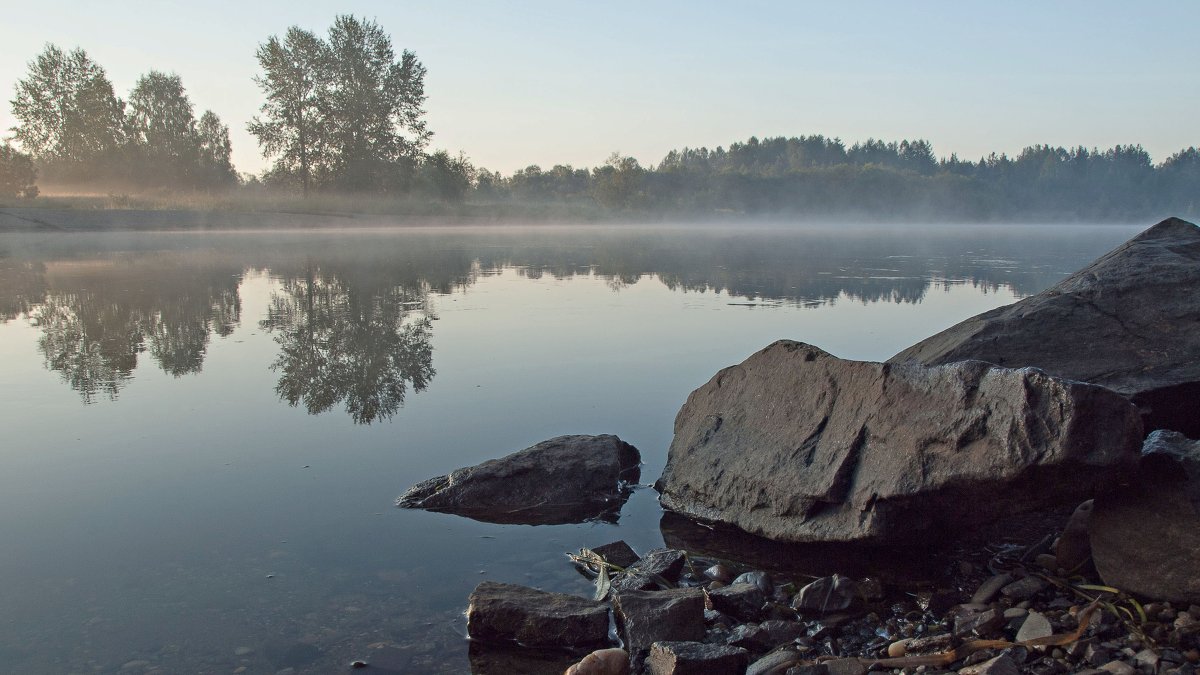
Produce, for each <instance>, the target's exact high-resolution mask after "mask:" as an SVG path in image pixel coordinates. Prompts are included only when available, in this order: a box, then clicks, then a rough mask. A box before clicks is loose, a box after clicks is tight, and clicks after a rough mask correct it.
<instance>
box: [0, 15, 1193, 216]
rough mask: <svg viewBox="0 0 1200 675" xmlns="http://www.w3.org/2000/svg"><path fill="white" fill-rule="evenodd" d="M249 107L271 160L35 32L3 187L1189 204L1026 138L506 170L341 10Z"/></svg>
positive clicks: (1105, 153)
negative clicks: (240, 149)
mask: <svg viewBox="0 0 1200 675" xmlns="http://www.w3.org/2000/svg"><path fill="white" fill-rule="evenodd" d="M256 56H257V60H258V65H259V68H260V72H259V73H258V75H256V76H255V78H254V81H255V82H256V83H257V84H258V86H259V88H260V89H261V91H262V95H263V103H262V105H261V107H260V110H259V114H258V115H257V116H256V117H254V118H253V119H252V120H251V121H250V123H249V125H248V127H247V130H248V131H249V132H250V133H251V134H252V135H253V136H254V137H255V138H256V140H257V142H258V144H259V148H260V150H261V152H262V154H263V156H264V157H265V158H267V159H269V160H270V161H271V165H270V167H269V168H268V169H267V170H266V171H264V172H263V173H262V174H261V175H259V176H241V177H240V178H239V176H238V174H237V173H236V171H235V170H234V168H233V166H232V163H231V161H230V150H231V148H230V139H229V129H228V127H227V126H225V125H224V124H223V123H222V122H221V120H220V118H219V117H217V115H216V114H215V113H213V112H212V111H206V112H204V113H203V114H202V115H201V116H200V118H199V119H196V118H195V117H194V113H193V110H194V109H193V105H192V103H191V101H190V99H189V97H188V95H187V92H186V91H185V89H184V87H183V83H182V81H181V80H180V78H179V76H178V75H175V74H165V73H160V72H157V71H150V72H149V73H147V74H145V75H143V76H142V77H141V78H140V79H139V80H138V81H137V84H136V85H135V86H134V88H133V90H132V91H130V92H129V95H128V97H127V99H121V98H118V97H117V96H116V95H115V93H114V91H113V86H112V83H111V82H110V81H109V79H108V77H107V74H106V72H105V70H104V69H103V68H102V67H101V66H100V65H99V64H97V63H95V62H94V61H93V60H92V59H91V58H90V57H89V56H88V55H87V53H86V52H84V51H83V50H82V49H79V48H76V49H74V50H72V51H70V52H66V51H64V50H62V49H60V48H59V47H57V46H54V45H48V46H47V47H46V49H45V51H43V53H42V54H40V55H38V56H37V57H36V58H35V59H34V60H33V61H32V62H30V64H29V72H28V74H27V76H26V77H25V78H24V79H22V80H20V81H19V82H18V83H17V86H16V92H15V96H14V98H13V100H12V102H11V103H12V109H13V114H14V116H15V117H16V118H17V120H18V125H17V126H16V127H14V128H13V129H12V131H13V132H14V137H13V138H14V140H15V141H16V142H17V144H19V146H20V150H19V151H18V150H17V149H16V148H15V147H13V146H12V145H11V144H9V143H7V142H6V143H5V144H3V145H2V146H0V196H8V197H12V196H25V197H32V196H35V195H36V194H37V187H36V181H37V176H38V173H39V172H40V174H41V177H42V179H43V180H44V181H46V182H53V183H66V182H75V183H89V182H90V183H93V184H101V185H103V184H113V183H116V184H127V185H129V186H131V187H134V188H139V187H143V188H144V187H151V188H153V187H174V188H185V189H202V190H216V189H232V188H235V187H237V186H238V185H239V184H240V185H242V186H243V187H252V188H254V189H263V190H270V191H279V192H285V193H286V192H294V193H298V194H301V195H304V196H307V195H309V194H310V193H314V192H318V193H322V192H325V193H327V192H339V193H354V194H360V193H361V194H375V195H384V196H403V197H410V196H412V197H416V198H418V199H424V200H432V201H439V202H464V201H468V202H472V203H474V204H477V205H479V208H480V209H482V210H486V209H487V208H488V206H489V205H491V206H493V207H497V208H500V207H502V206H503V205H506V204H519V205H525V204H531V203H532V204H543V203H555V204H561V205H563V206H564V210H565V212H566V213H571V212H572V210H579V212H583V213H593V212H597V211H599V212H606V213H610V214H611V213H617V214H641V215H646V214H649V215H653V214H663V215H686V216H700V217H708V216H721V215H725V214H734V215H752V216H753V215H763V216H767V215H791V216H801V217H814V218H816V217H830V216H836V217H861V218H870V219H929V218H933V219H941V220H948V219H961V220H1000V219H1039V218H1044V219H1053V220H1061V219H1080V220H1083V219H1138V218H1143V217H1156V216H1160V215H1162V214H1165V213H1174V214H1180V215H1184V216H1189V215H1195V214H1197V213H1198V212H1200V199H1198V195H1200V151H1197V149H1196V148H1195V147H1189V148H1186V149H1183V150H1181V151H1180V152H1178V153H1175V154H1174V155H1172V156H1170V157H1168V158H1167V159H1166V160H1164V161H1162V162H1161V163H1159V164H1155V163H1153V162H1152V160H1151V158H1150V156H1149V154H1148V153H1147V152H1146V151H1145V150H1144V149H1143V148H1142V147H1141V146H1139V145H1117V146H1114V147H1112V148H1109V149H1103V150H1102V149H1096V148H1092V149H1089V148H1084V147H1075V148H1063V147H1055V146H1050V145H1034V146H1030V147H1027V148H1025V149H1024V150H1022V151H1021V152H1020V153H1018V154H1017V155H1015V156H1011V157H1010V156H1008V155H1005V154H999V155H997V154H994V153H993V154H991V155H988V156H987V157H983V158H981V159H979V160H978V161H970V160H963V159H960V158H958V157H957V156H955V155H951V156H949V157H946V158H939V157H938V156H937V155H936V154H935V153H934V149H933V146H932V144H931V143H930V142H929V141H928V140H924V139H916V140H901V141H884V140H877V139H868V140H866V141H863V142H858V143H854V144H852V145H848V144H846V143H845V142H843V141H842V140H841V139H838V138H829V137H825V136H822V135H811V136H799V137H791V138H786V137H776V138H764V139H759V138H756V137H751V138H750V139H748V140H747V141H744V142H735V143H733V144H731V145H729V146H728V147H727V148H726V147H717V148H716V149H713V150H710V149H708V148H704V147H701V148H683V149H681V150H672V151H671V152H669V153H667V155H666V156H665V157H663V158H662V160H661V161H659V162H658V163H657V164H654V165H650V166H643V165H642V164H641V163H639V162H638V160H636V159H634V158H632V157H627V156H622V155H620V154H618V153H614V154H613V155H612V156H611V157H609V158H608V160H607V161H606V162H605V163H604V164H602V165H600V166H598V167H595V168H590V169H589V168H576V167H572V166H569V165H556V166H554V167H552V168H550V169H548V170H543V169H542V168H541V167H540V166H537V165H531V166H528V167H526V168H524V169H520V170H518V171H515V172H513V173H512V174H510V175H507V176H506V175H502V174H501V173H499V172H492V171H488V170H487V169H484V168H477V167H475V166H473V165H472V163H471V162H470V161H469V160H468V159H467V158H466V157H465V156H464V155H462V154H461V153H460V154H459V155H457V156H452V155H450V154H449V153H447V152H445V151H430V150H429V144H430V140H431V138H432V135H433V134H432V132H431V131H430V130H429V128H428V125H427V122H426V120H425V110H424V107H423V106H424V102H425V100H426V96H425V76H426V68H425V66H424V65H423V64H422V63H421V62H420V60H419V59H418V58H417V57H416V55H415V54H414V53H412V52H411V51H408V50H401V51H399V53H397V51H396V50H395V49H394V48H393V46H392V40H391V37H390V36H389V35H388V34H387V32H386V31H384V29H383V28H382V27H381V26H379V25H378V24H377V23H375V22H373V21H369V20H365V19H360V18H357V17H354V16H350V15H344V16H338V17H336V19H335V20H334V22H333V25H332V26H330V27H329V29H328V30H327V31H326V33H325V34H324V35H318V34H317V33H314V32H312V31H309V30H305V29H302V28H299V27H296V26H293V27H291V28H288V29H287V30H286V31H285V32H284V33H283V34H282V36H270V37H269V38H268V39H267V40H266V41H265V42H263V43H261V44H260V45H259V46H258V50H257V52H256Z"/></svg>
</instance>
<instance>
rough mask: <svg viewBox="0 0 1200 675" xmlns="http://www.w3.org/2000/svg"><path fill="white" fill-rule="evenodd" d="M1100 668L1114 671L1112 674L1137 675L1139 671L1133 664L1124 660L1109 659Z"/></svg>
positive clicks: (1110, 671)
mask: <svg viewBox="0 0 1200 675" xmlns="http://www.w3.org/2000/svg"><path fill="white" fill-rule="evenodd" d="M1100 670H1103V671H1105V672H1109V673H1112V675H1135V674H1136V673H1137V670H1135V669H1134V667H1133V666H1131V665H1129V664H1128V663H1125V662H1124V661H1109V662H1108V663H1106V664H1104V665H1102V666H1100Z"/></svg>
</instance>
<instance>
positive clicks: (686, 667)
mask: <svg viewBox="0 0 1200 675" xmlns="http://www.w3.org/2000/svg"><path fill="white" fill-rule="evenodd" d="M749 661H750V655H749V653H748V652H747V651H746V650H745V649H740V648H738V647H728V646H725V645H710V644H704V643H702V642H655V643H654V644H652V645H650V655H649V656H648V657H647V658H646V673H648V675H741V673H743V672H745V670H746V665H747V664H748V663H749Z"/></svg>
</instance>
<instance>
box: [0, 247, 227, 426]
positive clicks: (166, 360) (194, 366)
mask: <svg viewBox="0 0 1200 675" xmlns="http://www.w3.org/2000/svg"><path fill="white" fill-rule="evenodd" d="M178 262H179V261H177V260H173V259H172V257H171V256H163V257H159V258H158V259H154V260H149V261H137V262H134V261H129V260H116V261H112V260H99V261H87V262H80V261H69V262H63V261H47V262H45V263H42V262H37V263H25V264H23V265H21V266H19V267H12V266H10V267H9V268H8V269H7V270H6V277H12V280H13V281H14V282H15V283H14V288H16V289H18V290H17V292H15V293H13V292H9V291H8V287H7V285H6V286H5V288H6V292H5V293H3V294H0V303H2V305H0V306H2V307H3V308H4V311H5V312H6V314H5V317H6V318H10V319H11V318H15V316H17V314H18V312H19V313H20V314H25V315H27V316H29V319H30V321H31V323H33V324H34V325H36V326H37V327H38V328H39V329H40V331H41V337H40V338H39V339H38V349H39V351H40V352H41V353H42V356H43V359H44V363H45V366H46V368H47V369H49V370H52V371H55V372H58V373H59V374H60V375H61V377H62V379H63V381H65V382H66V383H67V384H68V385H70V387H71V388H72V389H74V390H75V391H77V392H79V395H80V397H81V398H82V399H83V400H84V402H85V403H90V402H92V401H94V400H95V399H96V397H97V396H107V397H109V398H113V399H115V398H117V395H118V393H119V392H120V390H121V389H122V387H124V386H125V384H126V383H127V382H128V380H129V379H130V377H131V376H132V373H133V371H134V369H135V368H136V367H137V364H138V358H139V356H140V355H141V354H143V353H145V352H149V354H150V357H151V359H153V361H154V362H155V363H156V364H157V365H158V367H159V368H160V369H162V371H163V372H165V373H168V374H170V375H172V376H174V377H181V376H183V375H186V374H188V373H197V372H200V369H201V367H202V366H203V364H204V357H205V354H206V352H207V349H208V344H209V340H210V339H211V336H212V335H213V334H214V333H215V334H217V335H220V336H226V335H229V334H230V333H231V332H232V331H233V329H234V328H235V327H236V326H237V325H238V322H239V321H240V315H241V300H240V298H239V296H238V284H239V281H240V279H239V274H238V273H240V271H241V270H240V268H232V269H231V268H228V267H224V268H221V267H200V268H197V267H194V266H188V265H179V264H177V263H178ZM14 271H16V272H18V273H17V274H15V275H14V274H12V272H14ZM22 272H23V273H22ZM7 280H8V279H6V281H7ZM31 291H37V293H36V295H35V294H34V293H32V292H31Z"/></svg>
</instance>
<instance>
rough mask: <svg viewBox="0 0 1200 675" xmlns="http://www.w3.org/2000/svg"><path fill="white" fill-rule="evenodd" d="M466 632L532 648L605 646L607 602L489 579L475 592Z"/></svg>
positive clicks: (491, 639) (491, 640) (469, 609)
mask: <svg viewBox="0 0 1200 675" xmlns="http://www.w3.org/2000/svg"><path fill="white" fill-rule="evenodd" d="M467 634H468V635H470V636H471V638H472V639H475V640H480V641H485V642H517V643H520V644H522V645H529V646H532V647H572V648H578V647H590V646H600V645H604V646H607V644H608V641H609V638H608V605H607V604H605V603H602V602H594V601H591V600H586V599H584V598H580V597H576V596H573V595H567V594H564V593H547V592H545V591H539V590H536V589H533V588H527V587H525V586H519V585H516V584H504V583H497V582H494V581H485V582H483V583H481V584H479V585H478V586H476V587H475V590H474V591H473V592H472V593H471V598H470V606H469V607H468V609H467Z"/></svg>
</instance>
